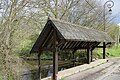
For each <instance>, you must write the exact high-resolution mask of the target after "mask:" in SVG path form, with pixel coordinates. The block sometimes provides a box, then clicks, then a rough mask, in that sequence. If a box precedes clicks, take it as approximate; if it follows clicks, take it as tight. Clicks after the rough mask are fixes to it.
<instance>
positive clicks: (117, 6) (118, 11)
mask: <svg viewBox="0 0 120 80" xmlns="http://www.w3.org/2000/svg"><path fill="white" fill-rule="evenodd" d="M101 1H102V3H103V4H104V3H105V2H106V1H108V0H101ZM112 1H113V2H114V6H113V8H112V15H111V16H116V18H115V19H114V20H113V21H114V22H115V23H117V24H118V23H120V0H112Z"/></svg>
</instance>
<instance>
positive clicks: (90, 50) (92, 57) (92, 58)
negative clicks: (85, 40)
mask: <svg viewBox="0 0 120 80" xmlns="http://www.w3.org/2000/svg"><path fill="white" fill-rule="evenodd" d="M90 51H91V62H92V59H93V50H92V49H91V50H90Z"/></svg>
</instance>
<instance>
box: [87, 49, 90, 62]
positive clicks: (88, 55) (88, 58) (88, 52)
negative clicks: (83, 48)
mask: <svg viewBox="0 0 120 80" xmlns="http://www.w3.org/2000/svg"><path fill="white" fill-rule="evenodd" d="M87 63H88V64H89V63H90V49H89V48H88V49H87Z"/></svg>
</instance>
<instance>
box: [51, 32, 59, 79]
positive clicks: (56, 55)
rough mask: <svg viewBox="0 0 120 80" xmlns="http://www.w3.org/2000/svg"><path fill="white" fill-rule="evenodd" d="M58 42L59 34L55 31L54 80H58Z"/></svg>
mask: <svg viewBox="0 0 120 80" xmlns="http://www.w3.org/2000/svg"><path fill="white" fill-rule="evenodd" d="M57 45H58V41H57V33H56V31H55V30H54V52H53V76H52V79H53V80H57V74H58V47H57Z"/></svg>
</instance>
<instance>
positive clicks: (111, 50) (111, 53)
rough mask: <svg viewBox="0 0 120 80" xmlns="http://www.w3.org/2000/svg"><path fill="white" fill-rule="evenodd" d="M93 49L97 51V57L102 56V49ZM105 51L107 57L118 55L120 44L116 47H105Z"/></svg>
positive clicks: (119, 54)
mask: <svg viewBox="0 0 120 80" xmlns="http://www.w3.org/2000/svg"><path fill="white" fill-rule="evenodd" d="M95 51H96V52H97V53H98V56H99V58H102V49H97V50H95ZM106 53H107V54H108V57H109V58H112V57H120V44H119V46H118V47H114V48H107V49H106Z"/></svg>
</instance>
